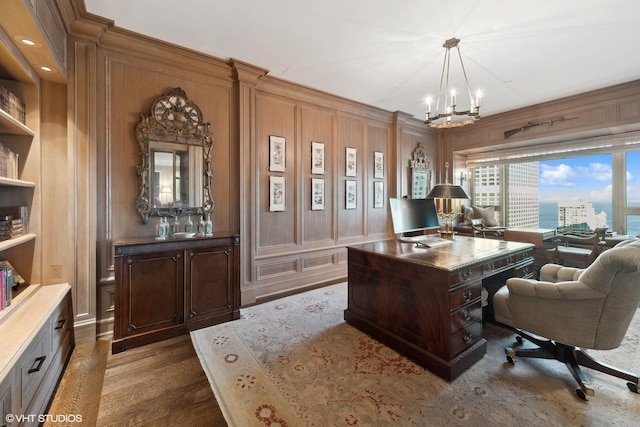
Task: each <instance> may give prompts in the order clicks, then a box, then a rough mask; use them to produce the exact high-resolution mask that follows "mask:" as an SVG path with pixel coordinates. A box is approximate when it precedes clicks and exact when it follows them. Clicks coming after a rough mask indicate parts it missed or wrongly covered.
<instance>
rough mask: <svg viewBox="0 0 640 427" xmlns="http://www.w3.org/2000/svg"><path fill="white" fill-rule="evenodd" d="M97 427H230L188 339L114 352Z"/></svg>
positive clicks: (108, 368)
mask: <svg viewBox="0 0 640 427" xmlns="http://www.w3.org/2000/svg"><path fill="white" fill-rule="evenodd" d="M97 425H98V426H104V427H106V426H123V425H131V426H138V425H145V426H146V425H193V426H200V425H202V426H205V425H206V426H214V427H217V426H221V427H222V426H227V423H226V422H225V420H224V417H223V415H222V412H221V411H220V407H219V406H218V404H217V402H216V399H215V397H214V395H213V392H212V391H211V386H210V385H209V381H208V380H207V377H206V375H205V374H204V371H203V370H202V367H201V365H200V361H199V360H198V356H197V354H196V352H195V350H194V349H193V345H192V344H191V339H190V337H189V335H183V336H180V337H176V338H172V339H169V340H165V341H161V342H158V343H153V344H149V345H146V346H142V347H138V348H134V349H130V350H127V351H124V352H122V353H118V354H115V355H113V354H110V355H109V358H108V360H107V369H106V372H105V377H104V384H103V389H102V396H101V400H100V410H99V414H98V422H97Z"/></svg>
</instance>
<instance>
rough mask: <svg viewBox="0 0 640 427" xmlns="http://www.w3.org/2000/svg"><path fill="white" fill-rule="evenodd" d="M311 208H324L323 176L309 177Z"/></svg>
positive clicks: (317, 209)
mask: <svg viewBox="0 0 640 427" xmlns="http://www.w3.org/2000/svg"><path fill="white" fill-rule="evenodd" d="M311 210H312V211H322V210H324V178H311Z"/></svg>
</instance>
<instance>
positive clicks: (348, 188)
mask: <svg viewBox="0 0 640 427" xmlns="http://www.w3.org/2000/svg"><path fill="white" fill-rule="evenodd" d="M344 184H345V186H344V198H345V208H346V209H355V208H356V207H357V206H358V205H357V199H356V196H357V194H356V181H354V180H351V179H348V180H346V181H345V182H344Z"/></svg>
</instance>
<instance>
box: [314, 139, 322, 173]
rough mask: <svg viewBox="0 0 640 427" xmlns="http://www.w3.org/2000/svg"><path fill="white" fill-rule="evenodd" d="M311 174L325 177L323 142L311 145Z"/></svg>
mask: <svg viewBox="0 0 640 427" xmlns="http://www.w3.org/2000/svg"><path fill="white" fill-rule="evenodd" d="M311 173H312V174H317V175H324V144H323V143H322V142H312V143H311Z"/></svg>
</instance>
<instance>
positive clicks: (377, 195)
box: [373, 181, 384, 208]
mask: <svg viewBox="0 0 640 427" xmlns="http://www.w3.org/2000/svg"><path fill="white" fill-rule="evenodd" d="M373 207H374V208H382V207H384V182H382V181H374V182H373Z"/></svg>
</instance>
